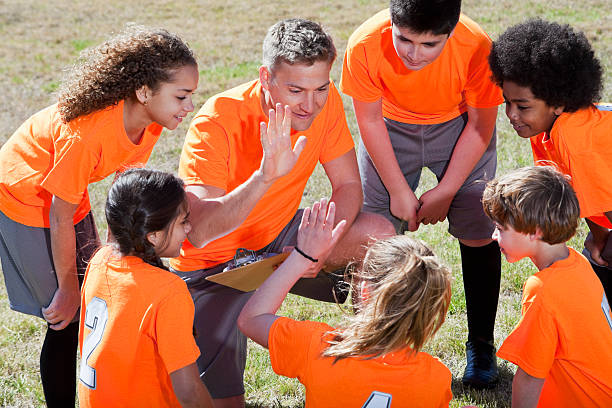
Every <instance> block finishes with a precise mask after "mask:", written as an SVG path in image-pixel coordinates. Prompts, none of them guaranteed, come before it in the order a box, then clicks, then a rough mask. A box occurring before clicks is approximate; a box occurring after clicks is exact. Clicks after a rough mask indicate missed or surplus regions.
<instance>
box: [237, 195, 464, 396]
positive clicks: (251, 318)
mask: <svg viewBox="0 0 612 408" xmlns="http://www.w3.org/2000/svg"><path fill="white" fill-rule="evenodd" d="M333 219H334V204H333V203H330V204H329V211H328V209H327V204H326V202H325V201H324V200H323V201H322V202H320V203H315V205H314V206H313V207H312V211H308V210H306V211H305V212H304V216H303V217H302V223H301V225H300V231H299V234H298V246H297V247H296V249H295V250H294V251H293V252H292V253H291V254H290V255H289V257H288V258H287V260H285V262H284V263H283V264H282V265H281V266H280V267H279V268H278V269H277V270H276V271H275V272H274V273H273V274H272V275H271V276H270V278H268V279H267V280H266V282H265V283H264V284H263V285H262V286H261V287H260V288H259V289H258V290H257V292H255V294H254V295H253V297H251V299H250V300H249V302H248V303H247V304H246V305H245V307H244V309H243V310H242V313H241V314H240V317H239V318H238V326H239V327H240V329H241V330H242V331H243V333H244V334H245V335H246V336H248V337H250V338H251V339H252V340H254V341H256V342H257V343H259V344H261V345H262V346H264V347H267V348H269V349H270V360H271V362H272V368H273V369H274V371H275V372H276V373H277V374H281V375H285V376H287V377H297V378H298V379H299V380H300V382H301V383H302V384H304V386H305V387H306V406H307V407H308V406H317V407H318V406H338V407H340V406H343V407H360V406H363V407H367V406H389V405H390V402H391V398H393V406H396V405H397V406H432V407H434V406H435V407H441V406H448V403H449V401H450V400H451V398H452V393H451V372H450V370H449V369H448V368H446V367H445V366H444V365H443V364H442V363H441V362H440V361H438V360H437V359H435V358H433V357H432V356H430V355H429V354H427V353H424V352H420V350H421V348H422V347H423V345H424V344H425V343H426V342H427V341H428V340H429V339H431V338H432V337H433V335H434V334H435V333H436V331H437V330H438V329H439V328H440V326H441V325H442V323H443V322H444V318H445V316H446V311H447V309H448V306H449V304H450V295H451V292H450V290H451V289H450V272H449V271H448V269H447V268H445V267H444V266H442V265H441V264H440V263H439V262H438V260H437V259H436V257H435V256H434V254H433V253H432V252H431V250H430V249H429V248H428V247H427V246H426V245H425V244H423V243H421V242H419V241H415V240H413V239H411V238H409V237H407V236H405V235H398V236H395V237H391V238H388V239H386V240H380V241H377V242H375V243H374V244H372V245H371V246H370V248H369V249H368V251H367V254H366V256H365V258H364V260H363V266H362V267H361V268H360V271H359V272H358V273H357V274H356V276H357V281H358V282H359V286H360V288H359V290H358V292H359V293H360V296H361V303H360V307H359V311H358V313H357V314H356V315H355V316H353V317H351V318H348V319H347V320H346V321H345V322H344V323H342V324H340V326H339V328H337V329H333V328H332V327H330V326H328V325H327V324H324V323H318V322H311V321H295V320H292V319H289V318H286V317H279V316H277V315H276V314H275V313H276V311H277V310H278V308H279V307H280V305H281V303H282V301H283V299H284V298H285V296H286V295H287V293H288V291H289V289H290V288H291V287H292V285H293V284H294V283H295V282H296V281H297V279H298V278H300V277H303V276H307V275H308V274H309V273H310V272H309V271H310V270H311V269H312V267H313V265H315V264H316V261H317V257H318V256H319V254H322V253H324V252H325V251H326V250H328V249H329V248H330V247H333V245H334V243H335V240H336V239H337V235H338V229H339V228H338V227H336V229H334V230H332V226H333ZM341 225H342V224H341V223H339V224H338V226H341ZM298 248H299V249H298ZM302 253H305V254H306V255H307V256H303V255H302Z"/></svg>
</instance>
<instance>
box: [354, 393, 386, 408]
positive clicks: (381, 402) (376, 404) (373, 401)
mask: <svg viewBox="0 0 612 408" xmlns="http://www.w3.org/2000/svg"><path fill="white" fill-rule="evenodd" d="M390 406H391V394H386V393H384V392H380V391H372V393H371V394H370V396H369V397H368V400H367V401H366V402H365V404H363V406H362V407H361V408H389V407H390Z"/></svg>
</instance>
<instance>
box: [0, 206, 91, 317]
mask: <svg viewBox="0 0 612 408" xmlns="http://www.w3.org/2000/svg"><path fill="white" fill-rule="evenodd" d="M74 231H75V233H76V248H77V256H76V262H77V273H78V278H79V283H82V282H83V276H84V274H85V270H86V269H87V263H88V262H89V260H90V259H91V256H92V255H93V253H94V252H95V251H96V249H97V248H98V247H99V246H100V239H99V238H98V232H97V230H96V225H95V222H94V219H93V216H92V214H91V212H89V214H87V215H86V216H85V218H84V219H83V220H81V221H80V222H79V223H78V224H76V225H75V226H74ZM0 258H2V272H3V273H4V283H5V285H6V291H7V292H8V296H9V301H10V307H11V309H13V310H16V311H18V312H21V313H26V314H30V315H34V316H38V317H40V318H43V316H42V311H41V308H43V307H47V306H49V303H50V302H51V299H52V298H53V295H54V294H55V291H56V290H57V277H56V275H55V268H54V266H53V255H52V253H51V237H50V231H49V228H37V227H28V226H27V225H23V224H20V223H18V222H15V221H13V220H11V219H10V218H8V217H7V216H6V215H4V213H2V212H1V211H0ZM78 320H79V314H78V313H77V314H76V316H75V319H74V321H78Z"/></svg>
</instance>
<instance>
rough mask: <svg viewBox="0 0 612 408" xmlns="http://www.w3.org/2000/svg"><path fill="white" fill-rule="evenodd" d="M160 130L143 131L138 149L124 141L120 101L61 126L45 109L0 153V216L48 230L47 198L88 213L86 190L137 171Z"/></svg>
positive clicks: (80, 213) (78, 216) (52, 108)
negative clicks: (111, 177) (127, 170)
mask: <svg viewBox="0 0 612 408" xmlns="http://www.w3.org/2000/svg"><path fill="white" fill-rule="evenodd" d="M162 129H163V128H162V126H160V125H158V124H156V123H153V124H151V125H149V126H148V127H147V128H146V129H145V132H144V134H143V136H142V139H141V140H140V143H139V144H137V145H136V144H134V143H132V142H131V141H130V139H128V137H127V134H126V133H125V128H124V125H123V101H121V102H119V103H118V104H117V105H115V106H109V107H108V108H105V109H102V110H99V111H97V112H93V113H90V114H88V115H85V116H81V117H79V118H76V119H74V120H72V121H70V122H68V123H64V122H63V121H62V119H61V117H60V114H59V112H58V110H57V104H56V105H51V106H49V107H47V108H45V109H43V110H41V111H40V112H38V113H36V114H34V115H33V116H31V117H30V118H29V119H28V120H26V121H25V122H24V123H23V124H22V125H21V126H20V127H19V129H17V130H16V131H15V133H14V134H13V135H12V136H11V138H10V139H9V140H8V141H7V142H6V143H5V144H4V145H3V146H2V149H0V162H1V163H2V170H1V171H0V211H2V212H3V213H4V214H5V215H6V216H7V217H9V218H10V219H12V220H13V221H16V222H18V223H21V224H24V225H28V226H31V227H40V228H42V227H47V228H48V227H49V208H50V207H51V199H52V198H53V195H55V196H57V197H59V198H61V199H62V200H64V201H68V202H69V203H73V204H79V206H78V208H77V210H76V212H75V214H74V217H73V221H74V223H75V224H76V223H78V222H79V221H81V220H82V219H83V218H84V217H85V215H87V213H88V212H89V210H90V204H89V196H88V194H87V186H88V185H89V184H90V183H94V182H96V181H100V180H102V179H104V178H105V177H107V176H108V175H109V174H111V173H113V172H115V171H121V170H124V169H125V168H127V167H142V166H143V165H144V164H145V163H146V162H147V160H148V158H149V155H150V154H151V151H152V150H153V146H154V145H155V142H157V139H158V138H159V135H160V134H161V131H162Z"/></svg>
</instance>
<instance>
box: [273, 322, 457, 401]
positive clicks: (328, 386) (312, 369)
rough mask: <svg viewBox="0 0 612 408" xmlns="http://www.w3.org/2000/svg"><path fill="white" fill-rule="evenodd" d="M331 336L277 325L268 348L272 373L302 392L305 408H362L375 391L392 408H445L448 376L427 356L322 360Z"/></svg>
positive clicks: (301, 325)
mask: <svg viewBox="0 0 612 408" xmlns="http://www.w3.org/2000/svg"><path fill="white" fill-rule="evenodd" d="M331 330H333V328H332V327H330V326H328V325H327V324H325V323H317V322H310V321H303V322H300V321H295V320H292V319H289V318H286V317H281V318H279V319H276V321H275V322H274V323H273V324H272V327H271V328H270V334H269V335H268V346H269V348H270V361H271V363H272V368H273V369H274V372H275V373H277V374H280V375H284V376H286V377H291V378H295V377H297V379H298V380H299V381H300V382H301V383H302V384H304V386H305V387H306V407H334V408H335V407H361V406H363V405H364V403H365V402H366V401H367V400H368V397H369V396H370V395H371V394H372V393H373V391H378V392H382V393H385V394H390V395H391V397H392V401H391V402H392V405H391V406H393V407H408V406H409V407H448V404H449V402H450V400H451V399H452V398H453V394H452V392H451V380H452V375H451V372H450V370H449V369H448V368H446V366H445V365H444V364H442V363H441V362H440V361H439V360H437V359H436V358H434V357H432V356H430V355H429V354H427V353H423V352H420V353H418V354H416V355H410V350H409V349H407V350H404V351H399V352H395V353H390V354H387V355H384V356H382V357H378V358H374V359H369V360H368V359H362V358H356V357H350V358H345V359H342V360H339V361H338V362H336V363H334V359H333V358H330V357H321V353H322V352H323V350H324V349H325V348H327V346H328V345H329V344H328V343H327V342H326V341H325V340H326V339H329V338H331V336H330V335H328V334H326V333H327V332H329V331H331Z"/></svg>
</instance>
